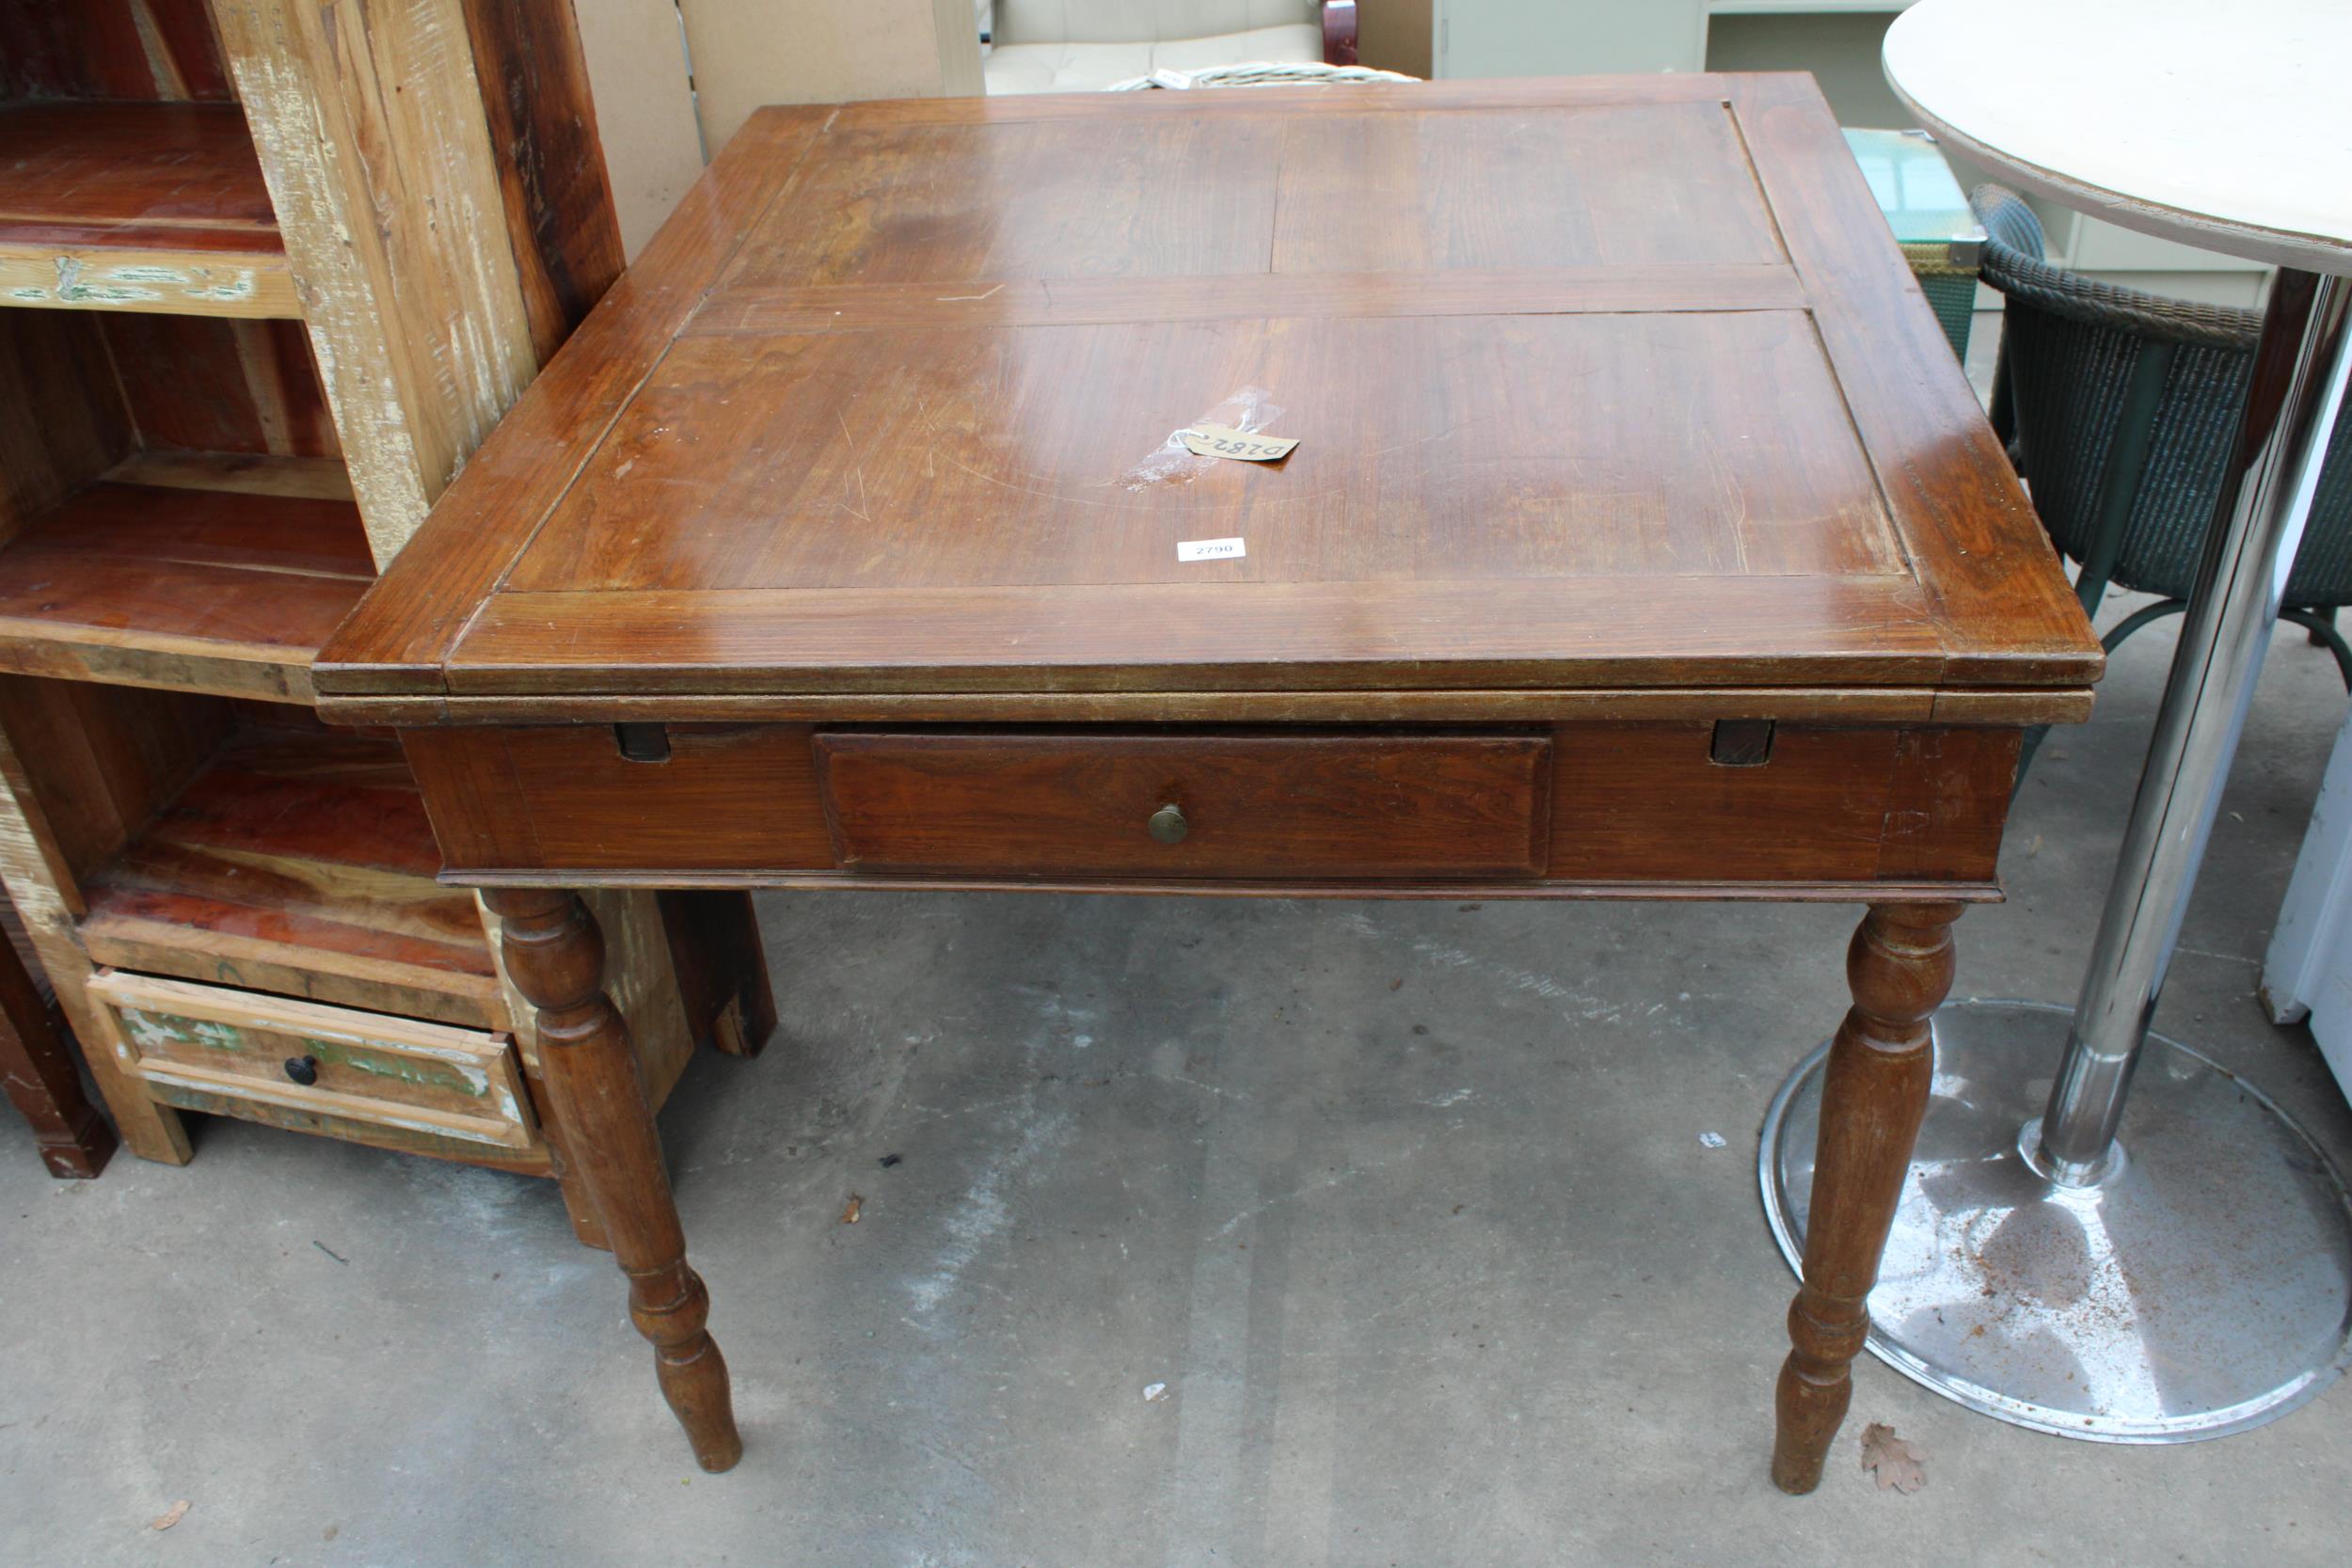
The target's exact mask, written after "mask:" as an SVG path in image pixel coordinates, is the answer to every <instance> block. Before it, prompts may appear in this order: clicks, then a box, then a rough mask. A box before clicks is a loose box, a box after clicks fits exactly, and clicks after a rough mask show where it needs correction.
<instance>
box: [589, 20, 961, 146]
mask: <svg viewBox="0 0 2352 1568" xmlns="http://www.w3.org/2000/svg"><path fill="white" fill-rule="evenodd" d="M679 9H681V10H683V11H684V12H685V13H686V41H687V47H688V51H689V53H690V55H691V59H692V62H693V71H694V90H695V94H696V96H697V98H698V100H699V107H700V109H701V112H702V122H703V144H704V145H705V146H706V147H707V148H708V149H709V150H710V152H711V154H712V155H713V156H714V157H715V156H716V155H717V154H718V152H719V150H720V149H721V148H723V147H724V146H726V144H727V138H728V137H730V136H732V135H735V133H736V132H737V131H739V130H740V129H741V128H742V124H743V121H744V120H746V119H749V118H751V113H752V111H753V110H754V109H756V108H758V107H759V106H760V105H761V104H763V103H850V102H851V101H853V100H856V99H861V98H936V97H938V96H940V93H941V91H942V87H943V77H942V73H941V70H940V47H939V20H940V17H941V14H942V12H943V10H944V9H945V8H944V7H943V6H942V5H940V4H937V3H935V0H858V3H857V4H855V5H846V4H843V3H842V0H682V3H681V5H680V6H679ZM969 9H970V8H969V7H968V6H967V7H965V8H964V10H965V11H966V13H967V14H966V16H965V19H964V20H965V21H966V23H967V24H968V23H969V20H970V18H969V15H968V12H969ZM977 52H978V45H977V41H976V42H975V44H974V53H975V55H977ZM606 134H607V135H608V136H609V135H611V133H610V132H608V133H606Z"/></svg>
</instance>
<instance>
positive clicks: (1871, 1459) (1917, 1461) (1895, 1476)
mask: <svg viewBox="0 0 2352 1568" xmlns="http://www.w3.org/2000/svg"><path fill="white" fill-rule="evenodd" d="M1862 1467H1863V1468H1864V1469H1866V1470H1870V1471H1874V1472H1876V1473H1877V1475H1878V1480H1879V1490H1880V1491H1882V1492H1883V1491H1885V1490H1886V1489H1887V1488H1888V1487H1890V1486H1891V1487H1893V1488H1894V1489H1895V1490H1896V1491H1898V1492H1903V1493H1910V1492H1916V1491H1918V1490H1919V1488H1921V1487H1922V1486H1925V1485H1926V1484H1927V1483H1928V1466H1927V1455H1925V1454H1923V1453H1921V1452H1920V1451H1919V1450H1918V1449H1915V1448H1914V1447H1913V1446H1912V1445H1911V1444H1910V1442H1908V1441H1907V1440H1905V1439H1903V1438H1900V1437H1898V1436H1896V1435H1895V1429H1894V1428H1893V1427H1891V1426H1888V1425H1887V1424H1886V1423H1885V1422H1883V1421H1872V1422H1871V1423H1870V1424H1869V1425H1868V1426H1867V1427H1864V1428H1863V1429H1862Z"/></svg>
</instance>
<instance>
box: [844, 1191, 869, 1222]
mask: <svg viewBox="0 0 2352 1568" xmlns="http://www.w3.org/2000/svg"><path fill="white" fill-rule="evenodd" d="M864 1212H866V1200H865V1199H864V1198H862V1197H860V1196H857V1194H855V1193H851V1194H850V1206H849V1207H848V1208H847V1209H844V1210H842V1211H841V1223H842V1224H843V1225H855V1224H856V1223H857V1222H858V1217H859V1216H860V1215H861V1214H863V1213H864Z"/></svg>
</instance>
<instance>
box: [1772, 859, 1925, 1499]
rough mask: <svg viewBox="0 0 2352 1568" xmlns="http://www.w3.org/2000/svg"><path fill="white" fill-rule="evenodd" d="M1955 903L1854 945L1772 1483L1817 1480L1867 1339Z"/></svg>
mask: <svg viewBox="0 0 2352 1568" xmlns="http://www.w3.org/2000/svg"><path fill="white" fill-rule="evenodd" d="M1959 918H1960V906H1959V905H1958V904H1882V905H1877V906H1874V907H1873V908H1872V909H1871V911H1870V912H1869V913H1868V914H1867V915H1865V916H1864V917H1863V920H1862V927H1861V928H1860V929H1859V930H1857V931H1855V932H1854V935H1853V942H1852V944H1851V946H1849V947H1848V948H1847V949H1846V981H1847V985H1848V986H1849V987H1850V988H1851V990H1852V992H1853V1006H1851V1008H1849V1009H1848V1010H1847V1013H1846V1018H1845V1022H1842V1023H1840V1024H1839V1025H1838V1026H1837V1036H1836V1038H1835V1039H1834V1040H1832V1041H1831V1043H1830V1050H1829V1066H1828V1069H1827V1074H1826V1076H1825V1077H1824V1079H1823V1080H1822V1084H1821V1131H1820V1141H1819V1142H1818V1143H1817V1144H1816V1146H1815V1152H1814V1157H1813V1202H1812V1208H1811V1212H1810V1215H1809V1217H1808V1218H1807V1220H1806V1222H1805V1238H1804V1284H1803V1285H1802V1286H1800V1287H1799V1288H1798V1291H1797V1299H1796V1300H1795V1301H1793V1302H1791V1303H1790V1304H1789V1307H1788V1338H1789V1342H1790V1344H1791V1345H1792V1346H1793V1347H1794V1348H1793V1349H1792V1350H1790V1352H1789V1353H1788V1361H1787V1363H1785V1364H1784V1365H1783V1366H1782V1367H1781V1370H1780V1388H1779V1397H1778V1400H1777V1411H1778V1417H1779V1420H1778V1430H1777V1432H1776V1433H1775V1434H1774V1438H1773V1443H1772V1483H1773V1484H1774V1485H1776V1486H1778V1487H1779V1488H1780V1489H1781V1490H1782V1491H1784V1492H1810V1491H1812V1490H1813V1489H1814V1488H1815V1487H1816V1486H1819V1485H1820V1483H1821V1464H1822V1461H1823V1460H1824V1459H1825V1458H1827V1456H1828V1454H1829V1445H1830V1440H1831V1439H1832V1438H1834V1437H1836V1435H1837V1428H1838V1425H1839V1423H1841V1422H1842V1421H1844V1420H1845V1418H1846V1404H1847V1402H1848V1401H1849V1400H1851V1398H1852V1396H1853V1381H1852V1377H1851V1364H1852V1362H1853V1358H1854V1357H1855V1356H1856V1355H1858V1354H1861V1352H1862V1344H1863V1341H1864V1340H1865V1339H1866V1338H1868V1337H1869V1332H1870V1316H1869V1310H1868V1308H1867V1306H1866V1302H1867V1297H1868V1296H1869V1293H1870V1287H1871V1285H1872V1284H1874V1283H1875V1282H1876V1281H1877V1279H1878V1272H1879V1256H1880V1254H1881V1253H1882V1252H1883V1251H1884V1250H1885V1248H1886V1232H1887V1228H1888V1227H1890V1226H1891V1225H1892V1224H1893V1223H1894V1220H1895V1206H1896V1204H1897V1203H1898V1202H1899V1200H1900V1198H1901V1197H1902V1191H1903V1177H1904V1175H1905V1174H1906V1173H1907V1172H1908V1171H1909V1170H1910V1168H1911V1148H1912V1144H1913V1143H1914V1141H1915V1140H1916V1139H1917V1137H1918V1135H1919V1121H1920V1118H1921V1117H1924V1116H1925V1115H1926V1114H1927V1108H1928V1085H1929V1081H1930V1079H1931V1077H1932V1076H1933V1074H1934V1069H1935V1061H1934V1054H1933V1052H1932V1051H1931V1049H1930V1044H1929V1036H1928V1019H1929V1017H1930V1015H1931V1014H1932V1013H1933V1012H1934V1011H1935V1009H1936V1007H1937V1006H1939V1005H1940V1004H1941V1003H1942V1002H1943V1000H1944V993H1945V992H1946V991H1947V990H1950V989H1951V984H1952V930H1951V927H1952V922H1953V921H1955V920H1957V919H1959Z"/></svg>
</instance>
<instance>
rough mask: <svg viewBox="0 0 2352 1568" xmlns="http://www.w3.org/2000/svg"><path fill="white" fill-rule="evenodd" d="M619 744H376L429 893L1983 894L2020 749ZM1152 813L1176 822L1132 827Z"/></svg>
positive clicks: (1989, 733) (1001, 733)
mask: <svg viewBox="0 0 2352 1568" xmlns="http://www.w3.org/2000/svg"><path fill="white" fill-rule="evenodd" d="M624 728H625V729H627V730H628V731H631V732H634V733H632V734H630V735H629V736H628V737H627V739H628V745H627V746H626V747H625V745H624V736H622V735H621V734H620V733H618V732H616V729H615V727H614V726H610V725H592V724H571V725H539V726H513V727H492V726H452V727H445V728H432V729H416V730H408V731H404V732H403V734H402V739H403V741H404V744H405V747H406V749H407V752H408V756H409V759H410V762H411V764H412V766H413V767H414V768H415V772H416V776H417V779H418V782H419V784H420V785H421V788H422V790H423V793H424V798H425V803H426V807H427V809H428V811H429V812H430V813H431V815H432V817H433V823H434V829H435V832H436V833H437V836H438V838H439V841H440V845H441V850H442V854H443V857H444V861H445V869H444V871H443V879H444V880H447V881H451V882H456V883H472V884H480V885H485V886H487V885H501V884H504V885H515V884H525V885H528V884H550V885H562V886H596V885H654V886H679V887H686V886H745V885H753V886H759V885H769V886H781V887H794V886H799V887H898V888H912V887H972V888H1004V887H1012V888H1075V889H1085V890H1089V891H1098V892H1135V893H1155V894H1157V893H1174V894H1216V895H1235V896H1306V897H1314V896H1339V897H1453V896H1496V897H1553V898H1590V897H1782V898H1847V899H1852V898H1866V899H1874V900H1883V899H1888V898H1987V897H1994V896H1997V885H1996V881H1995V874H1996V873H1995V863H1996V859H1997V855H1998V850H1999V847H2000V837H2001V830H2002V826H2003V824H2004V821H2005V819H2006V817H2007V815H2008V808H2009V793H2010V784H2011V782H2012V780H2013V778H2014V774H2015V770H2016V762H2017V755H2018V748H2019V741H2020V736H2021V732H2020V731H2018V730H2014V729H1999V728H1987V727H1982V726H1973V725H1972V726H1934V725H1851V726H1841V725H1832V724H1801V723H1788V722H1783V723H1779V724H1777V725H1772V726H1770V727H1769V728H1765V727H1763V726H1759V725H1756V724H1747V725H1743V726H1741V727H1740V729H1739V730H1738V731H1737V732H1734V731H1733V729H1732V728H1731V726H1729V725H1725V726H1723V727H1722V729H1721V730H1720V732H1719V726H1718V725H1716V724H1713V723H1709V722H1707V721H1645V722H1570V723H1561V724H1555V725H1520V726H1508V725H1505V726H1495V725H1483V726H1446V725H1392V726H1359V725H1325V726H1287V727H1279V728H1275V727H1243V726H1107V725H1073V726H1060V727H1056V726H946V725H940V726H905V725H894V726H852V725H839V726H818V725H809V724H794V723H748V724H723V723H687V724H670V725H666V726H644V727H641V726H626V727H624ZM649 736H650V738H648V737H649ZM1168 808H1173V810H1174V816H1175V817H1176V818H1179V819H1181V820H1180V821H1177V820H1170V819H1169V818H1168V817H1157V819H1156V821H1155V816H1157V814H1159V813H1161V812H1163V811H1164V810H1166V809H1168ZM1162 834H1166V835H1168V836H1167V837H1163V836H1161V835H1162Z"/></svg>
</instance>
